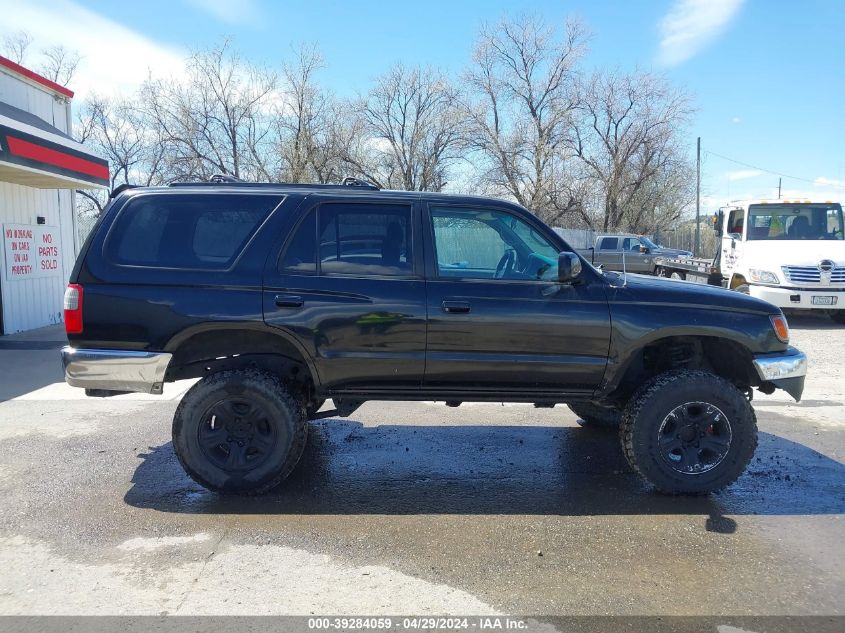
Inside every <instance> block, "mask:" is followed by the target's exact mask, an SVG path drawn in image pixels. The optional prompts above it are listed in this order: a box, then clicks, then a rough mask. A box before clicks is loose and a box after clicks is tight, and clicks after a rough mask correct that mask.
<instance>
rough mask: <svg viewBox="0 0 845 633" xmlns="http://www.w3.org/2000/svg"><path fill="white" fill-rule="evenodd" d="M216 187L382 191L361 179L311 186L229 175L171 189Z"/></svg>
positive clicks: (350, 178)
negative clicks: (248, 179) (246, 179)
mask: <svg viewBox="0 0 845 633" xmlns="http://www.w3.org/2000/svg"><path fill="white" fill-rule="evenodd" d="M214 185H236V186H238V187H255V188H261V187H268V188H280V187H284V188H296V189H348V188H350V187H352V188H354V189H366V190H368V191H380V190H381V189H380V188H379V187H377V186H376V185H374V184H373V183H371V182H367V181H366V180H361V179H359V178H352V177H349V176H348V177H346V178H344V179H343V180H341V181H340V184H309V183H299V182H247V181H245V180H241V179H240V178H236V177H235V176H230V175H229V174H214V175H213V176H212V177H211V178H209V179H208V180H207V181H205V180H199V181H194V182H190V181H185V182H172V183H170V185H169V186H171V187H202V186H214Z"/></svg>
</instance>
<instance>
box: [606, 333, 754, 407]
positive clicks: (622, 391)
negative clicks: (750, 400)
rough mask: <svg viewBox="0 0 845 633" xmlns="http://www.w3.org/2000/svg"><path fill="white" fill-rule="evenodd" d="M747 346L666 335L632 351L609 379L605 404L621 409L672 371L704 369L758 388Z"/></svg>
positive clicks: (732, 340)
mask: <svg viewBox="0 0 845 633" xmlns="http://www.w3.org/2000/svg"><path fill="white" fill-rule="evenodd" d="M752 361H753V353H752V351H751V350H750V349H749V347H748V346H747V345H745V344H744V343H743V342H741V341H739V340H737V339H736V338H733V337H731V336H721V335H719V334H718V333H713V334H707V335H698V334H696V335H690V334H682V333H677V334H676V333H664V334H663V335H662V336H657V337H655V338H652V339H650V340H648V341H646V342H644V344H642V345H640V346H638V347H637V348H636V349H634V350H632V351H631V353H630V354H629V356H628V358H627V360H626V362H625V363H624V364H622V365H620V366H619V367H618V369H617V370H616V371H615V372H613V374H612V375H611V376H609V378H608V380H607V382H606V384H605V385H604V387H603V389H602V392H603V393H602V398H601V399H602V400H606V401H608V402H612V403H615V404H617V405H620V404H622V403H624V402H626V401H627V400H628V399H629V398H630V396H631V395H632V394H633V393H634V392H635V391H636V390H637V389H638V387H639V386H640V385H642V384H643V383H644V382H645V381H647V380H649V379H651V378H652V377H654V376H656V375H658V374H661V373H664V372H667V371H670V370H673V369H704V370H706V371H709V372H711V373H713V374H715V375H717V376H721V377H722V378H725V379H726V380H729V381H730V382H732V383H733V384H734V385H736V386H737V387H739V388H741V389H747V388H750V387H751V386H755V385H757V384H759V377H758V376H757V373H756V372H755V370H754V366H753V363H752Z"/></svg>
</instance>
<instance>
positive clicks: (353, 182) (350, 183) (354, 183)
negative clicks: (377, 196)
mask: <svg viewBox="0 0 845 633" xmlns="http://www.w3.org/2000/svg"><path fill="white" fill-rule="evenodd" d="M340 184H341V185H344V186H345V187H364V188H365V189H375V190H376V191H379V187H378V186H376V185H374V184H373V183H371V182H367V181H366V180H361V179H360V178H353V177H352V176H347V177H346V178H344V179H343V180H341V181H340Z"/></svg>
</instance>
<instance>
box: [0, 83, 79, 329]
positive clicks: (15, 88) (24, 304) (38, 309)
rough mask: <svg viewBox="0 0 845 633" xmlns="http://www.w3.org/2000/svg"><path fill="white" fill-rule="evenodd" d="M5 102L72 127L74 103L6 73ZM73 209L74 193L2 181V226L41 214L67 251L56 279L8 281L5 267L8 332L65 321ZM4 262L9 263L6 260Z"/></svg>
mask: <svg viewBox="0 0 845 633" xmlns="http://www.w3.org/2000/svg"><path fill="white" fill-rule="evenodd" d="M0 100H2V101H4V102H6V103H8V104H10V105H13V106H15V107H17V108H21V109H22V110H26V111H27V112H32V113H33V114H35V115H36V116H38V117H41V118H42V119H44V120H45V121H47V122H48V123H50V124H51V125H54V126H55V127H57V128H58V129H60V130H62V131H64V132H67V131H68V130H67V128H68V115H67V108H69V107H70V104H69V103H64V102H62V101H61V100H57V99H55V98H54V97H53V95H52V94H49V93H47V92H45V91H43V90H40V89H39V88H36V87H35V86H31V85H29V84H27V83H24V82H22V81H20V80H18V79H16V78H14V77H12V76H10V75H8V74H6V73H2V72H0ZM73 213H74V208H73V194H72V192H71V191H68V190H57V189H35V188H32V187H24V186H21V185H15V184H11V183H6V182H0V224H6V223H11V224H31V225H36V217H37V216H39V215H40V216H43V217H44V218H45V219H46V224H48V225H50V226H56V227H59V231H58V233H59V236H60V241H61V244H60V248H61V252H62V257H61V265H62V270H61V272H60V274H57V275H53V276H51V277H41V278H37V279H23V280H17V281H7V280H6V276H5V268H4V269H3V270H2V271H0V291H2V304H3V328H4V330H5V331H4V332H3V334H12V333H14V332H21V331H24V330H30V329H33V328H38V327H43V326H45V325H51V324H54V323H60V322H61V320H62V296H63V294H64V289H65V285H66V284H67V279H68V277H69V276H70V271H71V270H72V268H73V264H74V261H75V259H76V251H75V246H76V244H75V239H74V235H73V224H74V223H73ZM2 249H3V243H2V242H0V251H2ZM3 265H4V267H5V262H4V263H3Z"/></svg>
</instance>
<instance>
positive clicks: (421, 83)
mask: <svg viewBox="0 0 845 633" xmlns="http://www.w3.org/2000/svg"><path fill="white" fill-rule="evenodd" d="M457 105H458V101H457V93H456V90H455V88H454V87H453V86H452V85H451V84H450V82H449V80H448V79H447V78H446V77H445V76H444V75H443V74H442V73H440V72H437V71H435V70H432V69H422V68H405V67H404V66H402V65H401V64H398V65H396V66H394V67H393V68H392V69H390V70H389V71H388V72H387V73H385V74H384V75H382V76H381V77H379V78H378V79H377V80H376V84H375V86H374V87H373V88H372V89H371V90H370V92H369V94H368V95H367V96H366V97H365V98H363V99H362V100H361V101H360V104H359V111H360V113H361V115H362V117H363V121H364V124H365V125H366V132H365V133H366V136H367V137H369V151H367V152H364V154H365V156H368V158H369V163H370V164H364V163H362V162H359V161H360V159H358V160H357V161H356V160H354V159H352V158H351V157H350V162H352V163H358V164H355V165H354V167H356V168H357V169H358V170H359V171H360V172H362V173H363V175H365V176H366V177H368V178H370V179H372V180H373V181H374V182H376V184H379V185H381V186H383V187H388V188H392V189H405V190H408V191H440V190H441V189H442V188H443V187H444V185H445V184H446V183H447V181H448V174H449V169H450V168H451V167H452V166H453V165H454V163H455V162H456V161H457V160H458V158H459V157H460V143H461V140H462V135H461V127H460V117H459V114H458V108H457ZM359 125H360V123H359Z"/></svg>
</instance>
